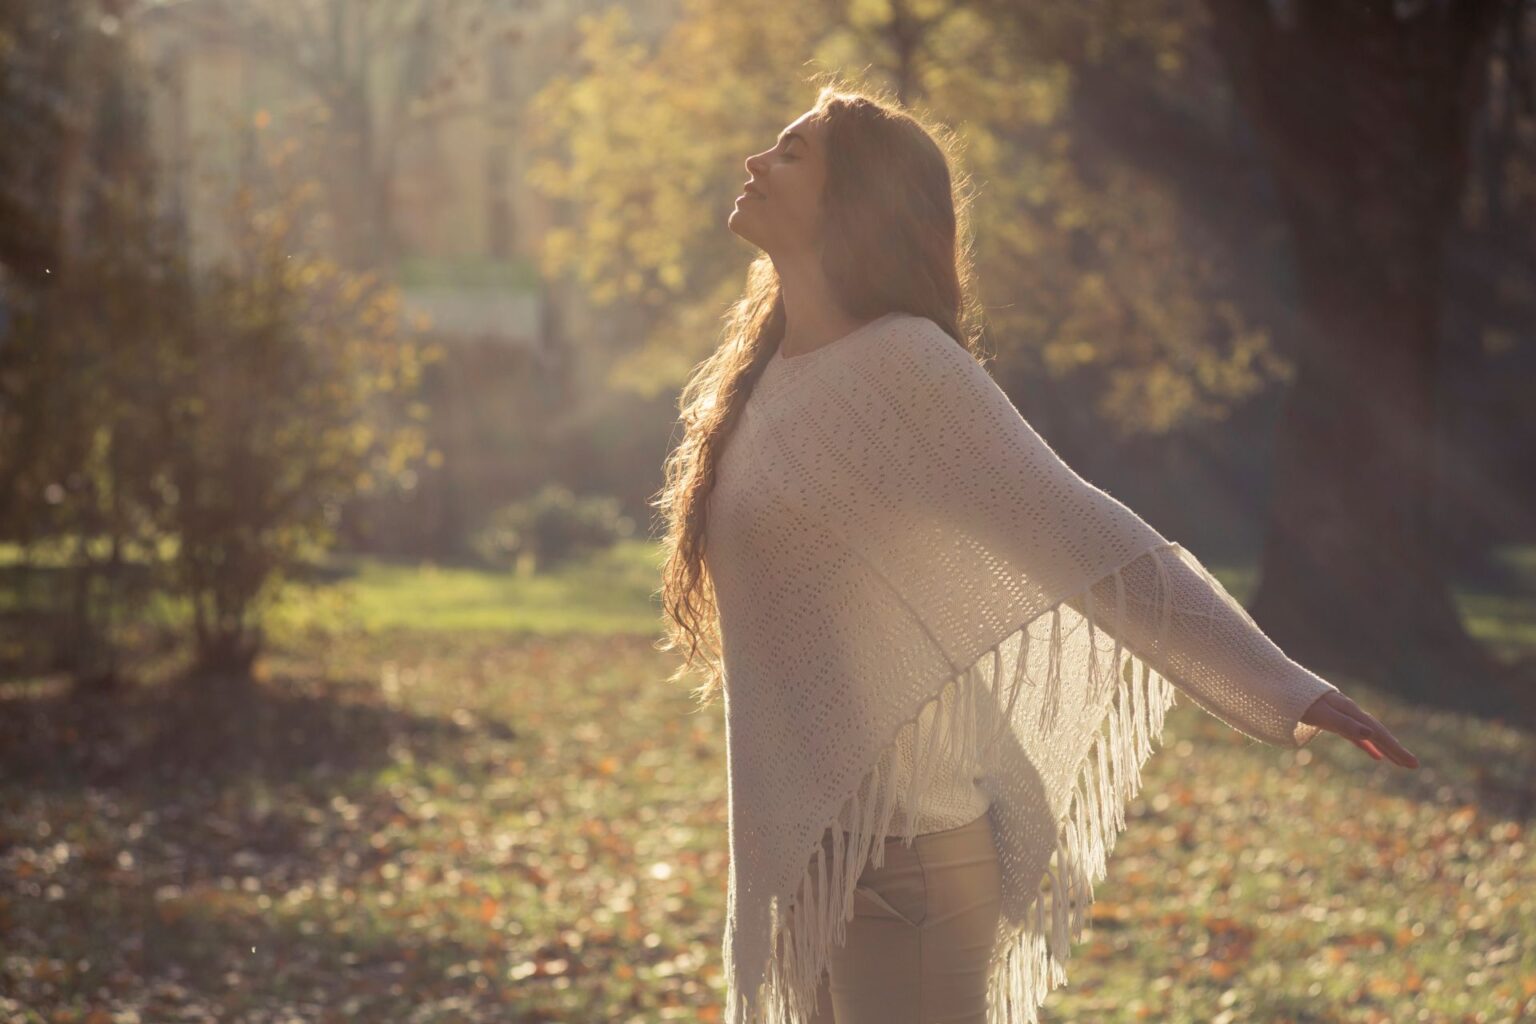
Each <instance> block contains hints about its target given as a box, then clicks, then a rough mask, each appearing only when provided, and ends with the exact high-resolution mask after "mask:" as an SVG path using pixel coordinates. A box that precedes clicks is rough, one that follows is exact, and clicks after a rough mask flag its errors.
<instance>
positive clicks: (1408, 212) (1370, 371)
mask: <svg viewBox="0 0 1536 1024" xmlns="http://www.w3.org/2000/svg"><path fill="white" fill-rule="evenodd" d="M1207 6H1208V8H1209V10H1210V13H1211V17H1212V24H1213V28H1214V32H1215V44H1216V50H1217V52H1218V53H1220V54H1221V55H1222V57H1223V58H1224V60H1225V64H1226V68H1227V71H1228V77H1229V80H1230V81H1231V83H1232V87H1233V90H1234V91H1235V93H1236V95H1237V98H1238V101H1239V103H1240V104H1241V106H1242V108H1243V110H1244V111H1245V113H1246V114H1247V116H1248V117H1249V119H1250V120H1251V123H1252V124H1253V125H1254V126H1255V128H1256V129H1257V132H1258V135H1259V138H1260V142H1261V146H1262V149H1263V152H1264V154H1265V156H1266V157H1267V160H1268V164H1269V168H1270V172H1271V176H1272V180H1273V182H1274V186H1275V189H1276V191H1277V193H1278V196H1279V205H1280V207H1281V209H1282V210H1283V211H1284V215H1285V218H1286V223H1287V225H1288V227H1289V229H1290V234H1291V238H1292V243H1293V246H1294V252H1295V270H1296V275H1297V291H1298V295H1299V300H1300V314H1301V315H1300V316H1299V317H1298V318H1297V320H1296V330H1295V332H1294V337H1293V339H1292V342H1293V355H1294V359H1295V362H1296V364H1297V373H1296V379H1295V381H1294V383H1293V384H1292V385H1291V388H1290V390H1289V391H1288V392H1287V395H1286V402H1285V407H1284V411H1283V415H1282V419H1281V424H1280V434H1279V443H1278V447H1277V455H1276V465H1275V484H1274V500H1273V504H1272V506H1271V508H1270V512H1269V523H1268V533H1267V538H1266V543H1265V547H1264V555H1263V564H1262V570H1263V581H1262V584H1261V585H1260V587H1259V590H1258V594H1257V596H1256V598H1255V600H1254V601H1253V613H1254V615H1255V617H1256V618H1258V619H1259V621H1261V622H1262V623H1263V624H1264V625H1265V628H1266V629H1267V630H1269V631H1270V633H1271V634H1272V635H1273V636H1274V637H1275V638H1276V639H1277V640H1278V641H1279V642H1280V643H1282V644H1283V645H1286V646H1288V647H1289V648H1291V649H1294V650H1296V651H1298V652H1301V653H1303V654H1304V655H1305V656H1306V657H1308V658H1310V659H1311V660H1312V661H1313V662H1314V663H1316V664H1319V665H1322V666H1325V667H1336V668H1339V669H1341V670H1345V671H1350V672H1356V673H1360V674H1362V675H1368V676H1371V677H1374V678H1378V679H1380V680H1381V681H1382V682H1383V683H1384V684H1387V685H1390V686H1392V687H1393V688H1394V689H1396V690H1398V691H1399V692H1404V693H1408V694H1411V695H1413V696H1416V697H1419V698H1422V699H1426V700H1432V701H1439V702H1446V703H1449V702H1455V703H1457V704H1459V705H1460V706H1468V705H1469V704H1476V705H1481V706H1484V707H1489V708H1496V707H1501V706H1504V705H1506V703H1507V698H1508V697H1509V696H1510V695H1511V694H1512V693H1513V692H1514V691H1513V687H1510V692H1509V693H1504V692H1501V691H1502V690H1503V689H1504V687H1505V686H1506V685H1507V684H1511V683H1513V680H1512V679H1508V678H1506V677H1505V676H1504V674H1503V672H1502V670H1501V668H1500V666H1499V665H1498V663H1497V662H1496V661H1494V660H1493V659H1491V658H1490V657H1489V656H1488V655H1487V654H1486V652H1485V651H1484V650H1483V648H1481V647H1480V646H1479V645H1478V644H1477V643H1476V642H1474V641H1473V639H1472V638H1471V637H1470V636H1469V635H1468V633H1467V631H1466V628H1465V626H1464V624H1463V622H1462V619H1461V615H1460V613H1459V610H1458V608H1457V606H1456V604H1455V602H1454V600H1453V598H1452V595H1451V590H1450V586H1449V581H1448V578H1447V574H1446V564H1445V561H1446V560H1445V559H1444V557H1443V553H1442V551H1441V550H1440V547H1439V545H1438V539H1439V538H1438V537H1437V535H1436V532H1435V529H1434V527H1433V524H1432V521H1431V518H1430V510H1431V501H1432V496H1433V493H1434V489H1435V486H1436V482H1435V480H1434V466H1435V460H1434V452H1435V433H1436V423H1437V419H1436V405H1435V392H1436V376H1437V374H1438V373H1440V372H1442V367H1441V366H1440V365H1439V355H1440V351H1441V312H1442V305H1443V301H1444V280H1445V266H1444V264H1445V252H1446V240H1447V236H1448V233H1449V231H1450V230H1451V228H1452V227H1453V225H1454V222H1455V218H1456V215H1457V212H1458V209H1459V204H1460V201H1461V198H1462V195H1463V191H1464V189H1465V186H1466V181H1467V168H1468V165H1469V152H1470V147H1471V137H1470V136H1471V126H1472V124H1473V122H1474V119H1475V117H1476V115H1477V113H1478V109H1479V107H1480V105H1481V103H1482V101H1483V97H1484V90H1485V87H1486V83H1487V81H1488V79H1489V73H1488V62H1489V57H1490V49H1491V43H1492V40H1493V37H1494V32H1495V29H1496V27H1497V26H1498V24H1499V18H1500V13H1501V11H1503V10H1506V9H1508V8H1509V7H1510V6H1511V5H1510V4H1508V3H1506V2H1504V0H1458V2H1456V3H1451V4H1444V3H1434V4H1419V5H1415V6H1414V7H1412V8H1411V9H1409V10H1407V11H1404V10H1403V8H1404V6H1405V5H1402V4H1397V3H1392V2H1390V0H1385V2H1384V0H1374V2H1351V3H1342V4H1341V3H1329V2H1316V3H1313V2H1293V3H1287V4H1284V5H1279V6H1277V7H1272V6H1271V5H1268V4H1264V3H1260V2H1257V0H1207Z"/></svg>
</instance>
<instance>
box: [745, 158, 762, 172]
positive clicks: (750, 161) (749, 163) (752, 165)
mask: <svg viewBox="0 0 1536 1024" xmlns="http://www.w3.org/2000/svg"><path fill="white" fill-rule="evenodd" d="M762 155H763V154H762V153H754V154H752V155H751V156H749V157H747V159H746V168H747V176H748V177H750V178H758V177H761V175H760V174H759V173H758V170H757V168H758V162H757V158H758V157H760V156H762Z"/></svg>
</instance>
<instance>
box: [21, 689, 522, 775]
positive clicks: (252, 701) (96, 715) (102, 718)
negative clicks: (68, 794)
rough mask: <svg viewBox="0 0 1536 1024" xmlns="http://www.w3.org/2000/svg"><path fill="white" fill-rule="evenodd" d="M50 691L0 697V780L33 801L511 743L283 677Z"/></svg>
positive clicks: (472, 727) (332, 770) (507, 732)
mask: <svg viewBox="0 0 1536 1024" xmlns="http://www.w3.org/2000/svg"><path fill="white" fill-rule="evenodd" d="M51 691H52V692H48V693H45V694H44V695H41V696H38V695H32V696H27V695H20V696H18V695H11V696H8V697H0V775H3V776H4V777H5V778H7V779H8V780H11V781H13V782H15V783H19V784H24V785H26V786H27V787H28V789H29V790H31V791H33V792H39V791H40V792H45V793H46V792H50V791H53V792H58V791H73V790H77V789H79V788H82V787H87V786H88V787H92V788H96V789H105V790H134V789H140V788H143V789H154V788H157V787H158V786H161V785H166V784H172V785H174V784H176V783H178V782H182V781H196V782H198V783H201V784H204V785H207V786H211V787H214V788H222V787H224V786H227V785H230V784H233V783H240V784H249V783H251V782H256V781H259V782H264V783H268V784H271V785H284V784H287V783H293V782H301V781H304V780H312V779H314V778H316V777H322V778H323V777H325V776H346V775H351V774H354V773H368V772H370V771H373V770H376V769H378V768H380V767H382V766H383V765H384V764H386V763H387V762H389V760H390V759H391V755H390V749H391V747H395V748H396V749H398V748H399V746H400V745H401V744H404V745H405V746H406V747H407V748H408V749H409V750H410V752H411V753H412V754H413V755H415V757H416V758H417V759H418V760H438V759H443V758H451V757H452V756H453V749H454V748H455V747H456V746H458V745H459V744H462V743H464V742H466V741H469V740H472V739H474V738H475V737H476V736H478V735H480V734H482V733H485V732H489V733H491V734H492V735H493V737H494V738H496V739H502V740H505V739H512V738H514V735H515V734H514V733H513V731H512V730H511V729H509V728H508V727H507V726H505V725H504V724H502V723H499V722H486V723H484V724H479V725H477V724H469V725H465V724H460V723H459V722H456V721H454V720H452V719H446V718H440V717H427V716H422V715H418V714H413V713H411V712H409V711H406V710H403V709H401V708H399V707H395V706H392V705H390V704H387V703H385V702H383V701H382V700H381V699H380V698H379V696H378V685H377V683H376V682H375V681H371V680H370V681H362V680H346V679H329V680H326V681H325V684H324V686H323V688H321V687H318V686H316V685H315V684H314V683H313V682H311V681H301V680H297V679H294V678H291V677H283V676H279V677H275V678H271V679H264V680H241V679H239V678H237V677H221V676H211V675H198V676H193V675H185V674H184V675H181V676H178V677H175V678H173V679H171V680H170V681H168V682H166V683H164V684H161V685H158V686H144V687H131V688H129V689H127V690H126V691H124V692H122V693H117V694H101V695H98V694H94V693H92V692H90V691H89V690H77V689H74V688H71V687H68V686H67V684H60V685H58V686H56V687H52V688H51ZM349 693H351V694H356V695H357V699H348V698H347V695H348V694H349Z"/></svg>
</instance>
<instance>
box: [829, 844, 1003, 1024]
mask: <svg viewBox="0 0 1536 1024" xmlns="http://www.w3.org/2000/svg"><path fill="white" fill-rule="evenodd" d="M826 842H827V846H828V851H827V852H828V863H831V857H830V855H831V849H830V847H831V836H830V835H828V836H827V839H826ZM1000 887H1001V873H1000V871H999V868H998V864H997V848H996V846H994V845H993V841H992V826H991V822H990V819H989V818H988V817H987V815H985V814H983V815H982V816H981V817H979V818H977V819H976V820H975V821H973V822H970V823H969V824H966V825H961V826H960V827H958V828H952V829H947V830H945V831H943V832H929V833H926V834H923V835H919V836H917V837H915V838H914V839H913V840H912V846H911V848H910V849H909V848H908V847H906V846H904V845H902V842H901V839H900V838H899V837H892V838H888V839H886V841H885V862H884V863H883V864H882V865H881V866H880V867H879V868H871V867H869V866H868V865H867V864H866V865H865V867H864V872H863V874H861V875H860V876H859V881H858V887H857V889H855V891H854V916H853V918H852V919H851V920H850V921H849V922H848V941H847V943H846V944H845V945H843V946H840V947H839V946H833V948H832V952H831V955H830V959H831V963H830V966H829V969H828V970H827V972H826V973H824V974H823V975H822V979H821V988H820V991H819V993H818V995H817V1000H818V1005H817V1010H816V1014H815V1016H814V1017H813V1018H812V1021H813V1024H986V1017H987V960H988V957H989V956H990V954H991V952H992V941H993V938H994V935H995V933H996V930H997V919H998V913H999V905H1000V903H999V901H1000V895H999V893H1000Z"/></svg>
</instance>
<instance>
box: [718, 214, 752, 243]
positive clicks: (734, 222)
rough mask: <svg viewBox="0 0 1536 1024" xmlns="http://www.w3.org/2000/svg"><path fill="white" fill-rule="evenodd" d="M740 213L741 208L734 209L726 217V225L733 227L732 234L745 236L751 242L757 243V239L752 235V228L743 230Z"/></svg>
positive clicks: (740, 236)
mask: <svg viewBox="0 0 1536 1024" xmlns="http://www.w3.org/2000/svg"><path fill="white" fill-rule="evenodd" d="M740 214H741V211H740V210H732V211H731V213H730V216H728V217H726V219H725V226H726V227H728V228H730V229H731V234H733V235H736V236H737V237H739V238H743V239H745V240H746V241H748V242H751V243H752V244H753V245H757V244H758V242H757V239H755V238H753V237H752V230H751V229H750V228H748V229H746V230H742V225H741V216H740Z"/></svg>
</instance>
